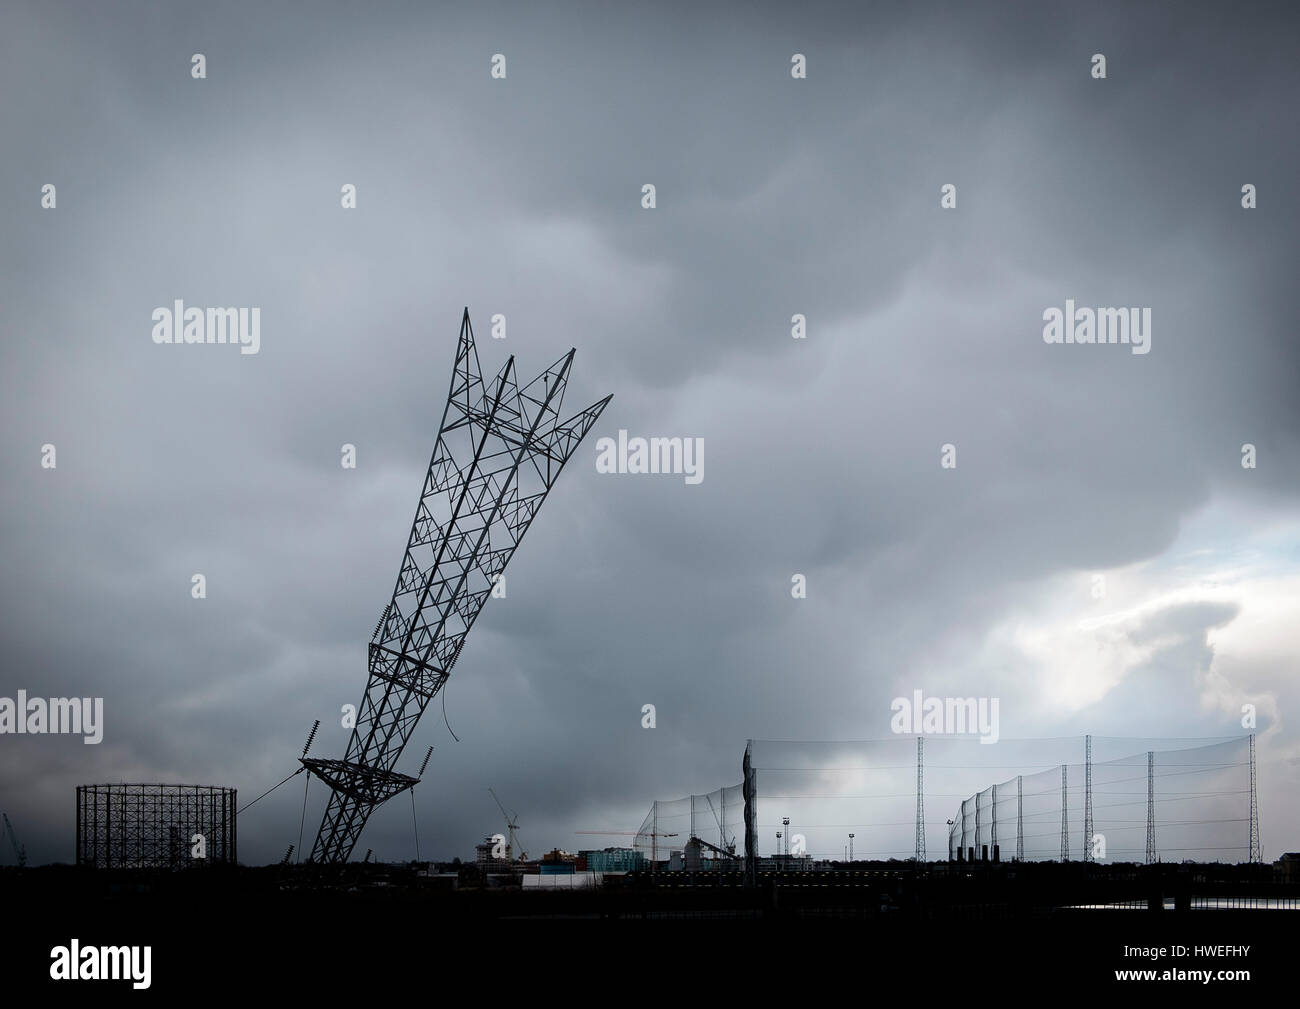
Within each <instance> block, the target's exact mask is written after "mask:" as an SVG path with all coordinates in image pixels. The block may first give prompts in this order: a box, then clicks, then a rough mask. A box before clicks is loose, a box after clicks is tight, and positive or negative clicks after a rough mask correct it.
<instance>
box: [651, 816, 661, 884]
mask: <svg viewBox="0 0 1300 1009" xmlns="http://www.w3.org/2000/svg"><path fill="white" fill-rule="evenodd" d="M658 861H659V800H658V799H655V801H654V805H653V806H651V807H650V871H651V872H654V871H655V865H656V863H657V862H658Z"/></svg>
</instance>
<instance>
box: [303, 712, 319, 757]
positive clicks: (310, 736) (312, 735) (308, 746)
mask: <svg viewBox="0 0 1300 1009" xmlns="http://www.w3.org/2000/svg"><path fill="white" fill-rule="evenodd" d="M319 728H320V719H319V718H318V719H316V724H315V725H313V726H312V727H311V732H309V733H307V743H306V745H305V746H303V748H302V755H303V756H304V757H305V756H307V751H308V750H310V749H311V741H312V740H313V739H315V738H316V730H317V729H319Z"/></svg>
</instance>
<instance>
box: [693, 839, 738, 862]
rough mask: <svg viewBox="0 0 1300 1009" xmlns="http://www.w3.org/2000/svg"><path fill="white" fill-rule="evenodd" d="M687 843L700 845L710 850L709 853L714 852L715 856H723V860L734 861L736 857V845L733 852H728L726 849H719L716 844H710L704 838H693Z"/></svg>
mask: <svg viewBox="0 0 1300 1009" xmlns="http://www.w3.org/2000/svg"><path fill="white" fill-rule="evenodd" d="M687 843H688V844H698V845H700V846H701V847H704V848H708V849H709V851H711V852H713V853H714V854H717V855H721V856H722V857H723V858H727V859H732V858H735V857H736V848H735V845H732V848H731V850H730V851H728V850H727V849H726V848H719V847H718V846H717V845H716V844H710V843H709V842H708V841H706V840H704V838H702V837H692V838H691V839H690V841H688V842H687Z"/></svg>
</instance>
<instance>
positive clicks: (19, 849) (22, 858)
mask: <svg viewBox="0 0 1300 1009" xmlns="http://www.w3.org/2000/svg"><path fill="white" fill-rule="evenodd" d="M0 816H3V817H4V818H5V833H6V834H8V835H9V843H10V844H11V845H13V848H14V857H15V858H16V859H18V868H20V869H21V868H22V867H23V866H25V865H26V864H27V849H26V848H24V847H23V846H22V845H21V844H19V843H18V837H17V835H16V834H14V825H13V824H12V823H10V822H9V814H8V813H0Z"/></svg>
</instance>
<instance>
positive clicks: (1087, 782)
mask: <svg viewBox="0 0 1300 1009" xmlns="http://www.w3.org/2000/svg"><path fill="white" fill-rule="evenodd" d="M1083 738H1084V754H1083V860H1084V861H1085V862H1091V861H1092V736H1091V735H1088V736H1084V737H1083Z"/></svg>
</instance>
